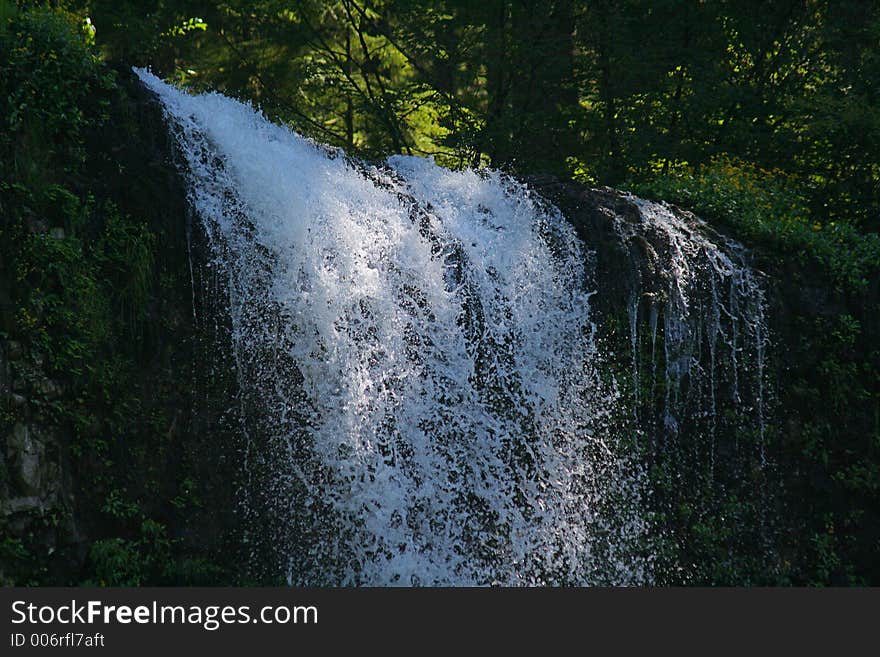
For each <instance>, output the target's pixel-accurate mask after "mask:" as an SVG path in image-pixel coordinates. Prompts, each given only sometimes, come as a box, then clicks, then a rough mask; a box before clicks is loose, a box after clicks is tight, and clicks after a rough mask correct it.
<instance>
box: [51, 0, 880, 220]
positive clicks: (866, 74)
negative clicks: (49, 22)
mask: <svg viewBox="0 0 880 657" xmlns="http://www.w3.org/2000/svg"><path fill="white" fill-rule="evenodd" d="M64 4H66V6H67V7H68V8H69V9H70V10H72V11H74V12H75V13H77V14H78V15H81V16H84V17H85V16H88V17H89V18H90V20H91V22H92V24H93V25H94V26H95V27H96V29H97V31H96V40H97V43H98V44H99V46H100V47H101V48H102V49H103V50H104V52H105V55H106V56H107V57H108V58H110V59H112V60H114V61H117V62H120V63H121V62H126V63H131V64H141V65H150V66H152V67H153V69H154V71H155V72H157V73H158V74H160V75H163V76H167V77H173V78H175V79H177V80H178V81H180V82H182V83H183V84H186V85H188V86H191V87H193V88H196V89H218V90H220V91H223V92H224V93H227V94H232V95H235V96H239V97H241V98H245V99H249V100H252V101H253V102H255V103H258V104H259V105H261V106H262V107H263V108H264V109H265V110H266V111H267V112H268V113H270V114H271V115H272V116H273V118H276V119H278V120H281V121H284V122H286V123H288V124H290V125H291V126H292V127H294V128H295V129H297V130H298V131H300V132H302V133H305V134H308V135H310V136H313V137H315V138H316V139H318V140H320V141H323V142H329V143H332V144H335V145H339V146H343V147H345V148H346V149H347V150H349V151H352V152H354V153H356V154H359V155H366V156H371V157H377V156H382V155H387V154H390V153H395V152H406V153H414V154H431V155H435V156H436V158H437V159H438V161H440V162H442V163H444V164H447V165H451V166H464V165H475V164H481V163H483V164H489V165H491V166H493V167H500V168H504V169H507V170H511V171H515V172H517V173H532V172H554V173H557V174H562V175H572V176H574V177H575V178H577V179H580V180H583V181H587V182H593V183H600V184H612V185H620V184H622V183H624V182H626V181H643V180H647V179H653V178H655V177H657V176H669V175H673V174H675V173H676V172H682V171H694V170H696V169H698V168H699V167H701V166H706V165H709V164H710V163H711V162H712V161H713V158H717V156H719V155H720V154H725V155H727V156H734V157H736V158H738V159H740V160H742V161H745V162H748V163H751V164H754V165H757V166H759V167H761V168H762V169H765V170H768V171H770V170H778V171H780V172H783V173H784V174H786V175H789V176H794V177H795V178H796V180H797V183H798V185H799V187H800V188H801V189H802V191H803V192H804V193H805V195H806V196H807V197H808V200H809V204H810V208H811V209H812V210H813V211H814V212H815V215H816V219H817V220H819V221H820V222H821V223H823V224H824V223H825V222H830V221H835V220H847V221H851V222H854V223H856V224H858V225H860V226H862V227H864V228H865V229H867V230H870V231H877V230H878V229H880V219H878V213H880V197H878V195H880V191H878V189H880V185H878V177H880V109H878V107H880V104H878V97H877V96H878V93H880V91H878V89H880V85H878V80H880V5H878V4H877V3H876V2H871V1H870V0H853V1H852V2H847V3H836V2H830V1H826V0H778V1H776V2H771V3H767V2H757V1H754V0H727V1H714V2H697V1H688V0H650V1H647V0H597V1H595V2H583V1H578V0H550V1H548V2H542V3H534V2H524V1H522V0H519V1H515V0H488V1H473V0H459V1H457V2H454V1H437V0H337V1H327V0H325V1H318V0H258V1H256V2H245V1H242V0H233V1H229V2H219V3H214V2H184V1H177V2H175V1H173V0H172V1H158V2H149V1H148V2H119V1H116V0H113V1H110V0H95V1H93V2H76V1H74V2H69V3H64Z"/></svg>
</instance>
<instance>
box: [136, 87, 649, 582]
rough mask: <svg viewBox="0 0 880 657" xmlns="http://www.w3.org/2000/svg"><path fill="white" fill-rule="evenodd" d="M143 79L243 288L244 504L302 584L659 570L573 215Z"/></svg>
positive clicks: (216, 259)
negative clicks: (618, 432) (603, 357)
mask: <svg viewBox="0 0 880 657" xmlns="http://www.w3.org/2000/svg"><path fill="white" fill-rule="evenodd" d="M137 73H138V75H139V76H140V78H141V80H142V81H143V82H144V83H145V84H146V85H147V86H148V87H149V88H150V89H152V90H153V91H154V92H155V93H156V94H157V95H158V96H159V97H160V99H161V101H162V104H163V106H164V109H165V112H166V116H167V118H168V120H169V124H170V126H171V128H172V130H173V132H174V134H175V136H176V140H177V142H178V145H179V150H180V153H181V155H182V159H183V165H184V168H185V170H186V171H187V175H188V178H189V186H190V187H189V195H190V202H191V204H192V206H193V208H194V210H195V213H196V214H197V216H198V217H199V219H200V221H201V223H202V226H203V229H204V231H205V233H206V234H207V237H208V240H209V242H210V246H211V252H212V262H211V263H210V266H212V267H213V268H215V269H216V270H219V271H221V272H222V273H223V275H224V277H225V280H226V289H227V293H228V313H229V316H230V320H231V325H232V341H233V344H232V348H233V351H234V356H235V359H236V363H237V370H238V377H239V387H240V390H241V392H240V397H241V398H240V400H239V403H240V406H241V409H242V411H241V412H242V414H243V418H244V419H243V422H242V431H246V432H247V433H248V445H249V448H248V453H247V454H246V455H245V460H246V463H245V465H244V467H245V469H246V470H247V472H248V473H249V475H248V476H250V478H251V480H250V483H249V484H248V489H249V490H246V491H244V492H243V500H244V505H245V507H247V509H246V510H247V511H248V512H249V513H253V514H255V515H260V516H261V517H263V518H264V520H263V522H262V524H261V527H262V529H261V530H260V532H256V533H260V534H262V535H261V536H258V535H254V536H253V537H252V540H253V542H254V544H255V545H256V544H258V543H262V544H264V545H268V546H269V551H270V552H271V553H273V554H274V555H275V558H274V562H277V565H278V567H280V568H283V570H284V571H285V572H284V575H286V577H287V579H288V581H289V582H291V583H295V584H340V583H342V584H372V585H385V584H405V585H411V584H422V585H436V584H455V585H458V584H480V585H483V584H503V585H516V584H526V585H535V584H588V583H642V582H644V581H646V578H647V577H648V569H647V566H646V565H645V560H644V559H642V558H639V557H638V556H637V555H636V544H637V543H638V542H639V541H640V540H641V537H642V535H643V534H644V530H645V528H644V525H643V523H642V521H641V519H640V514H639V510H638V507H639V504H638V502H639V500H638V497H639V494H640V493H639V486H638V476H637V475H636V474H633V469H632V468H630V467H627V466H625V461H624V459H622V457H621V456H620V454H619V446H618V442H617V440H616V439H615V438H614V431H613V430H612V427H611V421H610V418H611V416H612V414H613V413H614V410H615V405H616V393H615V392H614V387H613V384H609V383H607V382H605V383H603V381H602V380H601V378H600V376H599V374H598V371H599V370H598V363H599V361H600V355H599V354H598V353H597V350H596V347H595V343H594V335H593V334H594V327H593V325H592V324H591V321H590V307H589V297H590V293H589V289H588V288H589V286H588V277H587V272H586V263H587V262H588V254H587V253H585V251H584V248H583V246H582V245H581V243H580V242H579V241H578V239H577V238H576V236H575V235H574V233H573V231H572V229H571V228H570V227H569V226H568V224H567V223H566V222H565V221H564V219H563V217H562V216H561V215H560V213H559V212H558V211H557V210H555V209H554V208H552V207H550V206H548V205H547V204H546V203H543V202H539V201H538V200H537V199H535V198H533V197H532V196H531V195H530V194H529V193H528V192H527V190H526V189H525V188H523V187H522V186H520V185H518V184H516V183H515V182H514V181H512V180H509V179H507V178H505V177H503V176H501V175H500V174H497V173H485V172H479V173H478V172H474V171H464V172H452V171H449V170H446V169H443V168H441V167H439V166H437V165H435V164H434V163H433V162H432V161H430V160H426V159H418V158H413V157H392V158H390V159H389V160H388V162H387V165H383V166H382V167H375V166H372V167H371V166H366V165H362V164H360V163H357V162H354V161H352V160H350V159H349V158H347V157H345V156H344V154H342V153H341V152H338V151H328V149H325V148H322V147H319V146H317V145H315V144H313V143H312V142H310V141H308V140H306V139H304V138H302V137H300V136H298V135H296V134H295V133H293V132H291V131H290V130H288V129H286V128H284V127H281V126H278V125H274V124H272V123H271V122H269V121H267V120H266V119H265V118H264V117H263V116H262V115H261V114H260V113H259V112H257V111H255V110H254V109H252V108H251V107H249V106H247V105H245V104H242V103H239V102H237V101H235V100H232V99H229V98H227V97H224V96H222V95H220V94H204V95H199V96H190V95H187V94H185V93H183V92H181V91H179V90H177V89H175V88H174V87H171V86H169V85H167V84H165V83H163V82H162V81H160V80H159V79H157V78H156V77H154V76H153V75H152V74H150V73H149V72H146V71H143V70H138V71H137ZM267 517H268V520H265V518H267ZM266 553H267V552H266V549H265V548H264V549H262V550H257V549H256V548H255V552H254V554H255V555H257V554H260V555H265V554H266ZM264 558H265V557H264ZM270 561H272V560H270ZM272 567H275V565H274V564H271V565H270V568H272Z"/></svg>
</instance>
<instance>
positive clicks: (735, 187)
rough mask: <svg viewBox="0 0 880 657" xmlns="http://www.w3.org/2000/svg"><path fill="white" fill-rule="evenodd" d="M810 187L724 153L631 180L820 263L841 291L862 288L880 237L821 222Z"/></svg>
mask: <svg viewBox="0 0 880 657" xmlns="http://www.w3.org/2000/svg"><path fill="white" fill-rule="evenodd" d="M807 186H808V185H807V184H805V183H803V182H801V181H799V180H798V179H797V178H796V177H794V176H792V175H788V174H786V173H784V172H782V171H780V170H778V169H774V170H770V171H768V170H765V169H762V168H760V167H758V166H756V165H754V164H750V163H748V162H743V161H742V160H739V159H737V158H734V157H730V156H727V155H720V156H717V157H715V158H713V159H712V160H711V161H710V162H709V163H708V164H705V165H701V166H699V167H696V168H691V167H680V168H677V169H675V170H674V171H672V172H671V173H668V174H666V175H660V176H656V177H654V178H652V179H649V180H647V181H640V182H631V183H630V184H629V187H630V189H632V190H633V191H635V192H636V193H638V194H641V195H644V196H648V197H653V198H657V199H663V200H666V201H669V202H672V203H677V204H679V205H681V206H683V207H685V208H688V209H691V210H693V211H694V212H695V213H696V214H698V215H700V216H702V217H705V218H707V219H711V220H713V221H714V222H716V223H720V224H721V225H725V226H728V227H729V228H730V229H731V230H732V231H733V233H734V234H735V235H736V236H737V237H739V238H740V239H742V240H743V241H745V242H747V243H750V244H757V245H764V246H766V247H767V248H770V249H773V250H774V251H776V252H778V253H781V254H784V255H785V256H787V257H793V258H798V259H799V260H800V261H801V262H802V263H804V264H807V263H809V262H810V261H813V262H818V263H819V265H820V266H821V267H822V268H823V269H827V270H828V271H829V273H830V276H831V278H832V279H833V281H834V284H835V285H836V286H837V287H838V288H839V289H841V290H845V291H848V292H852V293H860V292H864V291H865V290H866V289H867V288H868V286H869V284H870V279H871V276H872V275H875V274H876V272H877V271H878V269H880V236H878V235H877V234H870V233H869V234H864V233H863V232H862V231H859V230H858V229H856V228H855V227H853V226H852V225H851V224H850V223H848V222H845V221H830V222H824V221H823V219H822V217H821V215H820V216H817V215H816V213H815V212H813V211H812V210H811V209H810V206H809V202H808V195H807V193H806V192H805V191H804V190H805V187H807Z"/></svg>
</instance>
